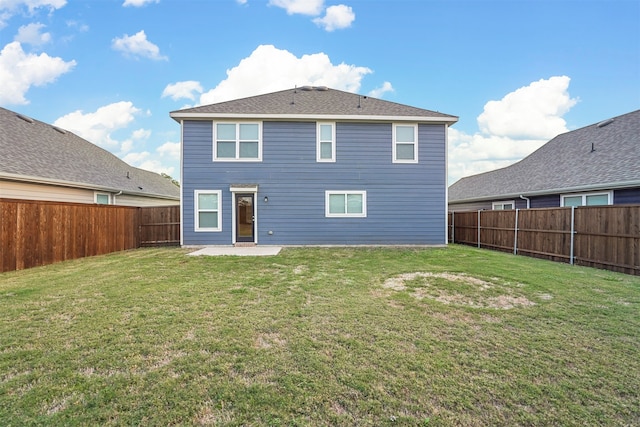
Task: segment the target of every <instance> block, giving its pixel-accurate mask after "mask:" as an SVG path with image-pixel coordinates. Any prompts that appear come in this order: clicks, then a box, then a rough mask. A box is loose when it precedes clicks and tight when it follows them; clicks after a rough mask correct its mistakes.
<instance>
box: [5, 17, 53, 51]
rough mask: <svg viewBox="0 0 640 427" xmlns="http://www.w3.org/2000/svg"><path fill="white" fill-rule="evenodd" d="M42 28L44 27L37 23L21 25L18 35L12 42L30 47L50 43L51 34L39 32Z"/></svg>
mask: <svg viewBox="0 0 640 427" xmlns="http://www.w3.org/2000/svg"><path fill="white" fill-rule="evenodd" d="M44 27H45V25H44V24H41V23H39V22H34V23H31V24H27V25H23V26H21V27H20V28H18V34H16V36H15V37H14V40H15V41H17V42H20V43H26V44H30V45H32V46H41V45H43V44H46V43H49V42H50V41H51V34H50V33H43V32H40V30H42V29H43V28H44Z"/></svg>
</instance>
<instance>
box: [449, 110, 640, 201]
mask: <svg viewBox="0 0 640 427" xmlns="http://www.w3.org/2000/svg"><path fill="white" fill-rule="evenodd" d="M619 204H640V110H637V111H633V112H631V113H627V114H623V115H621V116H618V117H614V118H611V119H607V120H604V121H602V122H599V123H595V124H592V125H590V126H586V127H583V128H581V129H576V130H574V131H570V132H567V133H564V134H561V135H558V136H556V137H555V138H553V139H552V140H551V141H549V142H547V143H546V144H545V145H543V146H542V147H540V148H539V149H538V150H536V151H535V152H533V153H532V154H530V155H529V156H527V157H525V158H524V159H522V160H520V161H519V162H517V163H514V164H513V165H511V166H507V167H505V168H502V169H498V170H495V171H491V172H485V173H481V174H478V175H473V176H469V177H466V178H462V179H460V180H459V181H457V182H456V183H454V184H453V185H451V186H450V187H449V210H450V211H468V210H480V209H487V210H490V209H526V208H547V207H558V206H583V205H619Z"/></svg>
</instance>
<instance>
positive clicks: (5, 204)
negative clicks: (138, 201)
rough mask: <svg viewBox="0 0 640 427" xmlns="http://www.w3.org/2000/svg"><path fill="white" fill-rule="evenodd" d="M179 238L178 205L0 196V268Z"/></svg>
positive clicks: (17, 267)
mask: <svg viewBox="0 0 640 427" xmlns="http://www.w3.org/2000/svg"><path fill="white" fill-rule="evenodd" d="M179 244H180V208H179V206H162V207H129V206H107V205H88V204H79V203H60V202H45V201H31V200H12V199H0V250H1V254H0V272H5V271H12V270H22V269H25V268H30V267H36V266H40V265H47V264H52V263H55V262H60V261H65V260H69V259H76V258H82V257H87V256H93V255H102V254H107V253H110V252H117V251H123V250H127V249H136V248H139V247H142V246H156V245H179Z"/></svg>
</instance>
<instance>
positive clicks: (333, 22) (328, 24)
mask: <svg viewBox="0 0 640 427" xmlns="http://www.w3.org/2000/svg"><path fill="white" fill-rule="evenodd" d="M355 19H356V15H355V13H353V9H351V7H350V6H345V5H343V4H339V5H337V6H329V7H328V8H327V10H326V11H325V15H324V17H322V18H315V19H314V20H313V22H315V23H316V24H317V25H318V26H320V27H323V28H324V29H325V30H326V31H329V32H331V31H334V30H341V29H343V28H349V27H350V26H351V24H352V23H353V21H355Z"/></svg>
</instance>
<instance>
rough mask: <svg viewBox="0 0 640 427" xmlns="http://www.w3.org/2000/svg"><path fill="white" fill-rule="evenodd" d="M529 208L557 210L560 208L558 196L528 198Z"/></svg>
mask: <svg viewBox="0 0 640 427" xmlns="http://www.w3.org/2000/svg"><path fill="white" fill-rule="evenodd" d="M530 199H531V203H530V207H531V208H532V209H533V208H557V207H558V206H560V195H559V194H548V195H544V196H534V197H530Z"/></svg>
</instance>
